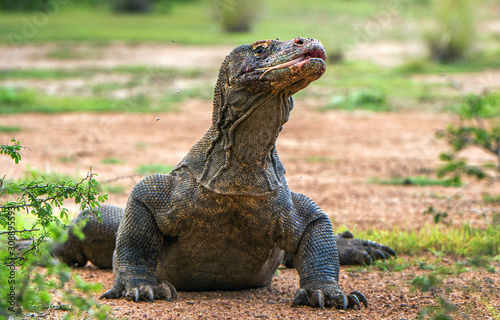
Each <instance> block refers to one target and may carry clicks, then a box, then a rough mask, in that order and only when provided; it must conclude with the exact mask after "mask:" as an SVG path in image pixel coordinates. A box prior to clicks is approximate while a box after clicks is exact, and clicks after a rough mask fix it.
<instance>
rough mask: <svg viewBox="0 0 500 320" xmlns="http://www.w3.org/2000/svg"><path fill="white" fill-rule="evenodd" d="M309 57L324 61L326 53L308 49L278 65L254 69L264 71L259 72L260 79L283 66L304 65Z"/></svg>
mask: <svg viewBox="0 0 500 320" xmlns="http://www.w3.org/2000/svg"><path fill="white" fill-rule="evenodd" d="M311 59H321V60H323V61H325V62H326V55H325V53H324V52H323V51H321V50H310V51H308V52H306V53H305V54H302V55H300V56H299V57H297V58H295V59H293V60H290V61H288V62H284V63H280V64H278V65H275V66H271V67H264V68H258V69H255V70H257V71H264V73H263V74H261V76H260V78H261V79H262V77H263V76H264V75H265V74H266V73H268V72H269V71H271V70H276V69H283V68H287V67H290V66H296V67H300V66H302V65H304V64H305V63H307V62H308V61H309V60H311Z"/></svg>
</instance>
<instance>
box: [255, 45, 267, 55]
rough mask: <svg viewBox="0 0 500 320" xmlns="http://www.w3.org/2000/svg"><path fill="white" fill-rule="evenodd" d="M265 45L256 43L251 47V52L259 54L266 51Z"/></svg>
mask: <svg viewBox="0 0 500 320" xmlns="http://www.w3.org/2000/svg"><path fill="white" fill-rule="evenodd" d="M266 49H267V45H263V44H260V45H257V46H256V47H254V48H253V52H254V53H255V55H256V56H261V55H263V54H264V52H266Z"/></svg>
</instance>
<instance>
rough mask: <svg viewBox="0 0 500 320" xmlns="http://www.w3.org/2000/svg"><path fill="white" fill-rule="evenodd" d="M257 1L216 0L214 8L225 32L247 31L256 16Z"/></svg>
mask: <svg viewBox="0 0 500 320" xmlns="http://www.w3.org/2000/svg"><path fill="white" fill-rule="evenodd" d="M257 7H258V1H250V0H216V1H214V10H215V14H216V15H217V17H218V18H219V19H220V22H221V24H222V28H223V30H224V31H226V32H248V31H250V30H251V27H252V22H253V20H254V18H255V16H256V12H257Z"/></svg>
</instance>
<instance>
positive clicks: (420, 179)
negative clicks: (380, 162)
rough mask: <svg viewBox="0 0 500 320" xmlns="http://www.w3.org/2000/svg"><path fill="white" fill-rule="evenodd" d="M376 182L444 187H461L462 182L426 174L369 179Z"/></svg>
mask: <svg viewBox="0 0 500 320" xmlns="http://www.w3.org/2000/svg"><path fill="white" fill-rule="evenodd" d="M369 182H370V183H375V184H385V185H394V186H419V187H425V186H443V187H460V186H461V184H457V183H451V182H450V181H448V180H442V179H432V178H429V177H425V176H408V177H394V178H392V179H390V180H383V179H380V178H377V177H375V178H372V179H370V181H369Z"/></svg>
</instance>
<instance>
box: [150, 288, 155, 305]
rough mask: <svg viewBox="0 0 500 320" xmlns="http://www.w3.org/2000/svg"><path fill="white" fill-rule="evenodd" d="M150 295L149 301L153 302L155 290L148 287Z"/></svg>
mask: <svg viewBox="0 0 500 320" xmlns="http://www.w3.org/2000/svg"><path fill="white" fill-rule="evenodd" d="M148 294H149V301H150V302H153V301H154V299H155V295H154V293H153V289H152V288H151V287H148Z"/></svg>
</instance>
